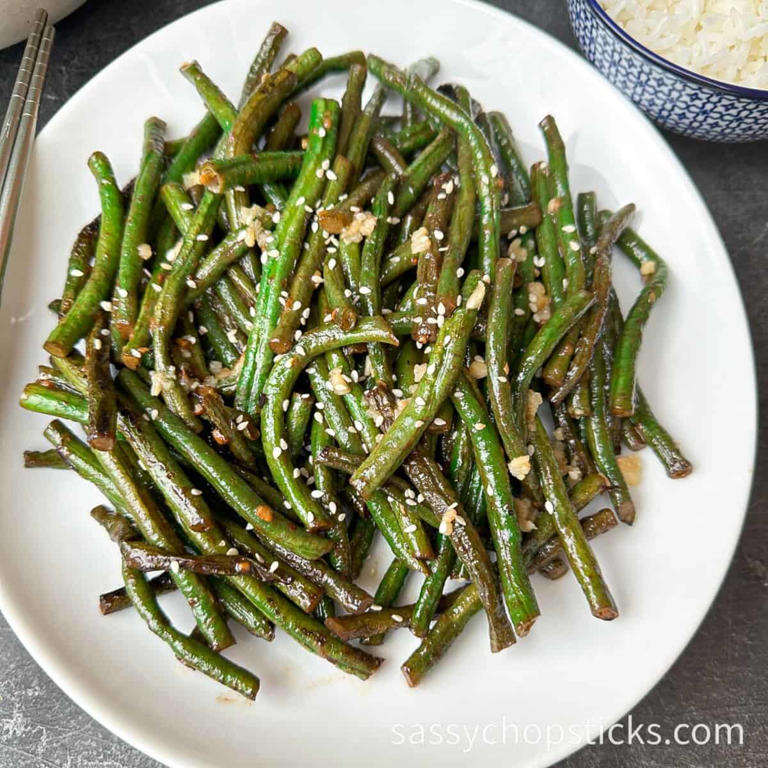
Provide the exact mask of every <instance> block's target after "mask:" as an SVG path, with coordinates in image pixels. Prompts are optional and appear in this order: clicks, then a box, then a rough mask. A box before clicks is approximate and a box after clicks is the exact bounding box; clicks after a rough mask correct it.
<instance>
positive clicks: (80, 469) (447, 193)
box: [20, 24, 692, 698]
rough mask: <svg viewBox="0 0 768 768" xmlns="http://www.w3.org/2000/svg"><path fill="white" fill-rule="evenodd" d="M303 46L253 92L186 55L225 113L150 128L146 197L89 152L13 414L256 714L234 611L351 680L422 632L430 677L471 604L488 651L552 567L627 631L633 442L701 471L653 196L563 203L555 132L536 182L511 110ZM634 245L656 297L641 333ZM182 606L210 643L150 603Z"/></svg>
mask: <svg viewBox="0 0 768 768" xmlns="http://www.w3.org/2000/svg"><path fill="white" fill-rule="evenodd" d="M286 36H287V30H285V29H284V28H283V27H281V26H280V25H279V24H273V25H272V26H271V28H270V29H269V31H268V33H267V35H266V37H265V39H264V42H263V43H262V44H261V46H260V48H259V50H258V52H257V54H256V56H255V58H254V61H253V64H252V65H251V67H250V68H249V70H248V73H247V76H246V79H245V83H244V85H243V88H242V91H241V93H240V94H239V95H233V96H236V98H229V97H228V96H227V95H226V94H224V92H223V91H222V90H221V89H220V88H219V87H218V86H217V85H216V84H215V83H214V82H212V81H211V79H210V78H209V77H208V76H207V75H206V73H205V72H204V71H203V69H202V68H201V67H200V65H199V64H198V63H197V62H194V61H192V62H190V63H187V64H184V65H183V66H182V67H181V72H182V74H183V76H184V77H185V78H186V79H187V80H188V81H189V82H190V83H191V84H192V85H193V86H194V89H195V91H196V93H197V94H198V96H199V98H200V99H201V100H202V103H203V107H204V108H205V115H204V117H203V118H202V119H201V120H200V121H199V122H198V124H197V125H196V126H195V127H194V128H193V129H192V131H191V132H190V133H189V135H188V136H186V137H183V138H181V139H174V140H170V139H168V137H166V135H165V132H166V125H165V123H164V122H163V120H161V119H160V118H157V117H150V118H149V119H148V120H147V121H146V124H145V126H144V133H143V137H142V142H141V143H142V147H143V149H142V153H141V157H140V160H139V163H138V171H137V174H136V177H135V180H134V181H133V182H131V183H130V184H129V185H127V186H126V187H125V188H123V189H121V188H120V186H119V185H118V182H117V181H116V179H115V176H114V173H113V171H112V168H111V166H110V163H109V160H108V159H107V158H106V157H105V156H104V155H103V154H102V153H99V152H97V153H94V155H93V156H92V157H91V158H90V160H89V167H90V169H91V171H92V173H93V175H94V177H95V179H96V182H97V184H98V189H99V196H100V201H101V212H100V214H99V215H98V216H96V217H95V218H94V219H93V220H92V221H91V222H90V223H89V224H87V225H86V226H85V227H83V228H82V229H81V231H80V234H79V235H78V237H77V240H76V241H75V244H74V246H73V247H72V249H71V253H70V256H69V260H68V263H67V269H66V279H65V281H64V285H63V287H62V291H61V295H60V297H58V298H57V299H56V300H55V301H54V302H52V304H51V306H54V307H55V308H56V311H57V314H58V322H57V324H56V326H55V328H54V329H53V330H52V331H51V333H50V335H49V336H48V338H47V339H46V341H45V343H44V345H43V346H44V349H45V350H46V351H47V352H48V353H49V355H50V358H49V360H48V362H47V364H46V365H41V366H40V369H39V375H38V377H37V379H36V380H35V381H33V382H30V383H29V384H28V385H27V386H26V387H25V389H24V392H23V393H22V395H21V400H20V403H21V405H22V407H24V408H26V409H28V410H30V411H35V412H38V413H43V414H47V415H49V416H51V417H52V418H53V421H52V422H51V423H50V424H49V425H48V427H47V428H46V430H45V432H44V436H45V438H46V439H47V440H48V442H49V443H50V444H51V446H52V447H50V446H49V447H48V448H47V449H46V450H34V451H25V453H24V462H25V466H26V467H29V468H41V467H42V468H51V469H63V470H67V469H69V470H74V471H75V472H76V473H77V474H79V475H81V476H82V477H84V478H85V479H86V480H89V481H90V482H92V483H94V484H95V485H96V486H97V487H98V488H99V489H100V490H101V491H102V493H103V494H104V496H105V497H106V500H107V502H108V503H109V507H105V506H99V507H97V508H96V509H94V510H93V511H92V512H91V515H92V517H93V518H94V520H96V521H97V522H98V523H99V524H100V525H101V526H102V527H103V528H104V530H105V531H106V532H107V534H108V535H109V537H110V538H111V539H112V540H113V541H114V542H115V543H116V544H117V545H118V547H119V551H120V553H121V556H122V569H121V576H122V580H123V586H119V587H117V588H116V589H111V590H108V591H106V592H105V593H104V594H103V595H101V596H100V602H99V604H100V608H101V611H102V613H104V614H105V615H107V614H110V613H112V612H114V611H118V610H121V609H124V608H129V607H131V606H133V607H134V608H135V610H136V612H137V613H138V615H139V616H140V617H141V618H142V619H143V620H144V622H145V623H146V624H147V626H148V628H149V629H150V630H151V631H152V632H153V633H155V634H156V635H157V636H158V637H159V638H160V639H162V640H163V641H164V642H165V643H166V644H167V645H168V646H169V647H170V649H171V651H172V652H173V654H174V655H175V656H176V657H177V658H178V659H179V660H181V661H182V662H183V663H184V664H186V665H187V666H189V667H191V668H194V669H197V670H199V671H200V672H202V673H203V674H205V675H207V676H209V677H211V678H212V679H214V680H216V681H218V682H220V683H222V684H224V685H227V686H229V687H230V688H232V689H234V690H235V691H238V692H239V693H241V694H242V695H244V696H247V697H249V698H253V697H254V696H255V695H256V693H257V692H258V690H259V679H258V677H256V675H255V674H253V673H252V672H250V671H248V670H245V669H243V668H242V667H240V666H238V665H236V664H234V663H233V662H232V661H230V660H228V659H227V658H225V657H224V656H223V655H222V651H223V650H224V649H225V648H227V647H228V646H230V645H231V644H232V643H234V642H235V638H234V635H233V633H232V631H231V628H230V626H229V624H230V622H236V623H239V624H241V625H242V626H243V627H244V628H245V629H246V630H247V631H248V632H249V633H250V634H252V635H254V636H256V637H259V638H262V639H263V640H266V641H271V640H272V639H273V638H274V636H275V627H280V628H281V629H283V630H284V631H285V632H286V633H287V634H288V635H290V636H291V637H292V638H293V639H294V640H296V641H297V642H298V643H299V644H300V645H303V646H304V647H305V648H306V649H307V650H309V651H311V652H313V653H315V654H317V656H318V657H320V658H321V659H324V660H326V661H329V662H330V663H332V664H334V665H335V666H337V667H338V668H339V669H340V670H342V671H343V672H346V673H348V674H351V675H355V676H356V677H359V678H361V679H367V678H368V677H369V676H370V675H371V674H373V673H374V672H375V671H376V669H377V668H378V667H379V665H380V664H381V662H382V659H380V658H379V657H377V656H375V655H373V654H372V653H371V652H370V650H371V649H372V647H373V646H378V645H381V644H382V643H383V642H384V640H385V639H386V636H387V634H388V632H389V631H390V630H392V629H399V628H408V629H410V631H411V633H412V634H413V635H414V637H415V638H417V640H418V641H419V645H418V647H417V648H416V649H415V650H414V652H413V654H412V655H411V656H410V657H409V658H408V659H407V660H406V661H405V662H404V663H403V665H402V671H403V674H404V675H405V678H406V680H407V682H408V684H409V685H411V686H414V685H416V684H418V683H419V681H420V680H421V679H422V677H423V676H424V675H425V674H426V673H427V672H428V671H429V670H430V669H431V668H432V667H433V666H434V665H435V664H436V662H437V661H438V660H439V659H440V658H441V657H443V656H444V654H445V653H446V651H447V650H448V648H449V646H450V644H451V643H452V642H453V640H454V639H455V638H456V637H457V636H458V635H459V633H460V632H461V631H462V629H463V628H464V626H465V625H466V624H467V622H468V621H469V620H470V619H471V618H472V616H474V614H476V613H484V614H485V616H486V620H487V623H488V635H489V645H490V648H491V651H492V652H494V653H495V652H499V651H502V650H503V649H505V648H508V647H509V646H511V645H513V644H514V643H515V642H516V639H521V638H523V637H525V636H526V635H527V634H528V633H529V632H530V631H531V630H532V629H533V626H534V624H535V622H536V619H537V617H538V615H539V604H538V602H537V599H536V594H535V589H534V585H535V577H536V574H541V575H543V576H545V577H547V578H549V579H554V578H559V577H561V576H563V575H564V574H565V573H568V572H571V573H573V575H574V577H575V578H576V580H577V582H578V583H579V585H580V587H581V589H582V591H583V593H584V596H585V601H586V603H587V607H588V609H589V610H590V611H591V613H592V614H593V615H594V616H595V617H596V618H598V619H602V620H611V619H614V618H616V617H617V616H618V615H619V614H618V608H617V606H616V604H615V601H614V599H613V597H612V595H611V592H610V590H609V586H608V581H609V580H610V575H611V574H603V573H602V572H601V569H600V566H599V564H598V562H597V558H596V556H595V553H594V552H593V550H592V546H591V544H590V541H591V539H593V538H594V537H595V536H597V535H599V534H602V533H604V532H606V531H608V530H610V529H612V528H614V527H616V525H617V518H618V520H621V521H623V522H625V523H632V521H633V520H634V519H635V514H636V510H635V505H634V502H633V500H632V498H631V495H630V487H631V486H632V485H633V484H634V483H635V481H636V479H637V475H638V464H639V457H638V456H637V455H636V453H635V452H636V451H639V450H642V449H643V448H644V447H645V446H650V448H651V450H652V451H653V453H655V455H656V456H657V457H658V459H659V460H660V462H661V463H662V465H663V466H664V468H665V470H666V472H667V474H668V475H669V476H670V477H672V478H680V477H684V476H686V475H687V474H689V473H690V472H691V469H692V468H691V464H690V462H689V461H688V460H687V459H686V458H685V456H684V455H683V454H682V453H681V451H680V449H679V447H678V446H677V444H676V443H675V441H674V440H673V438H672V437H671V436H670V435H669V433H668V431H667V430H666V429H665V428H664V427H663V426H662V424H661V423H660V422H659V420H658V417H657V416H656V415H654V412H653V411H652V410H651V405H650V404H649V403H648V400H647V399H646V396H645V395H644V394H643V392H642V390H641V389H640V388H639V386H638V383H637V380H636V378H637V367H638V366H637V358H638V352H639V348H640V342H641V340H642V336H643V331H644V329H645V326H646V325H647V323H648V322H649V319H650V314H651V310H652V308H653V306H654V304H655V302H656V301H658V300H659V299H660V298H661V297H662V294H663V292H664V288H665V285H666V281H667V274H668V270H667V266H666V264H665V262H664V261H663V259H662V257H661V256H659V255H658V254H657V253H656V252H655V251H653V250H652V248H651V246H649V245H648V244H647V243H646V241H645V240H643V239H642V238H641V237H640V236H639V235H638V234H636V233H635V232H634V231H632V230H631V229H630V228H629V224H630V220H631V218H632V215H633V212H634V206H633V205H632V204H629V205H626V206H624V207H623V208H622V209H621V210H619V211H618V212H617V213H615V214H611V213H610V212H608V211H598V208H597V201H596V198H595V195H594V193H591V192H583V193H581V194H576V193H574V192H572V191H571V184H570V180H569V173H568V160H567V157H566V141H564V139H563V137H562V136H561V133H560V130H559V128H558V126H557V124H556V122H555V120H554V118H553V117H551V116H546V117H545V118H544V119H543V120H542V121H541V123H540V128H541V130H542V138H543V148H544V150H545V153H546V161H544V160H541V159H540V160H539V162H536V163H535V164H534V165H533V166H532V168H531V170H530V172H529V170H528V168H527V167H526V165H525V164H524V162H523V160H522V158H521V155H520V152H519V150H518V148H517V145H516V143H515V138H514V136H513V134H512V131H511V128H510V125H509V122H508V121H507V119H506V118H505V117H504V115H503V114H501V113H500V112H489V113H485V112H483V111H482V109H481V108H480V107H479V105H477V103H476V102H474V101H473V100H472V98H471V96H470V94H469V92H468V91H467V89H466V88H465V87H464V86H462V85H458V84H446V85H443V86H441V87H440V88H439V89H433V88H432V87H430V85H429V83H428V81H429V80H430V79H432V78H434V77H435V76H436V75H437V73H438V71H439V63H438V62H437V60H435V59H433V58H428V59H423V60H420V61H417V62H415V63H413V64H411V65H410V66H409V67H407V68H406V69H399V68H397V67H395V66H394V65H392V64H389V63H388V62H386V61H385V60H383V59H381V58H379V57H376V56H369V57H367V58H366V56H365V55H364V54H363V53H362V52H360V51H350V52H348V53H344V54H341V55H338V56H333V57H330V58H324V57H323V55H322V54H321V53H320V52H319V51H318V50H317V49H315V48H310V49H309V50H307V51H304V52H303V53H300V54H299V55H289V56H287V57H285V56H284V55H279V54H280V53H281V50H280V49H281V47H282V45H283V42H284V40H285V38H286ZM278 60H282V61H283V62H284V63H283V64H282V65H276V64H275V62H277V61H278ZM333 72H346V76H347V87H346V91H345V93H344V96H343V98H342V99H341V100H340V102H336V101H334V100H333V99H329V98H324V97H315V98H314V100H313V101H312V102H311V107H310V111H309V126H308V129H307V134H306V135H304V136H301V135H297V133H296V129H297V127H298V125H299V124H300V118H301V109H300V108H299V106H298V105H297V103H296V102H295V101H293V99H294V98H295V97H296V95H297V94H298V93H299V92H302V91H305V90H306V89H308V88H309V87H310V86H316V85H317V83H319V82H321V81H322V78H323V77H324V76H325V75H327V74H328V73H333ZM369 74H370V75H372V76H373V78H374V79H375V80H377V81H378V82H377V86H376V88H375V90H374V92H373V95H372V96H371V98H370V99H369V101H368V102H367V103H363V102H362V100H361V96H362V92H363V89H364V86H365V84H366V79H367V78H368V76H369ZM392 92H394V93H395V94H397V95H398V96H399V97H402V99H403V101H404V107H403V109H402V111H401V112H399V113H398V114H397V115H393V114H389V113H388V109H387V107H388V105H387V99H388V97H389V96H390V94H391V93H392ZM235 105H238V106H235ZM139 138H140V137H137V143H138V140H139ZM614 246H617V249H616V250H617V252H621V253H623V254H624V255H625V256H627V257H628V258H629V260H630V261H631V262H632V264H633V265H635V266H636V267H637V268H638V271H639V274H640V277H641V279H642V280H643V282H644V285H643V286H642V288H641V290H640V291H639V294H638V296H637V297H636V299H635V301H634V303H633V304H632V306H631V309H630V310H629V312H628V314H627V315H626V318H625V317H624V316H623V315H622V312H621V309H620V306H619V303H618V298H617V296H616V293H615V291H614V289H613V284H612V278H611V275H612V259H613V257H614ZM80 350H82V351H80ZM550 416H551V417H552V418H551V420H552V421H553V422H554V429H547V427H546V426H545V425H546V424H547V423H549V421H550ZM60 419H61V420H66V421H69V422H72V423H73V426H74V427H79V428H80V429H81V430H82V431H83V435H84V439H81V438H80V437H78V435H77V434H76V432H75V431H73V429H70V427H68V426H66V425H65V424H64V423H63V422H62V421H60ZM625 448H626V449H627V451H628V452H626V451H625ZM603 495H605V496H606V497H607V499H608V500H609V501H610V504H611V507H612V509H611V508H609V507H606V506H605V501H606V499H604V498H603ZM593 500H598V501H599V502H600V507H601V509H600V511H599V512H594V513H593V514H590V510H585V508H586V507H587V505H588V504H589V503H590V502H591V501H593ZM379 534H380V537H381V539H382V545H383V546H385V547H388V548H389V550H391V552H390V556H389V558H388V560H387V562H389V567H388V568H387V570H386V572H385V573H384V574H383V576H382V579H381V582H380V584H379V586H378V588H377V589H375V590H371V591H370V592H369V591H368V590H366V589H363V588H362V586H360V584H358V583H357V581H356V580H357V578H358V576H359V574H360V572H361V570H362V569H363V567H364V564H365V563H366V559H367V558H368V556H369V552H370V550H371V547H372V545H373V543H374V540H375V538H376V536H377V535H379ZM150 571H152V572H158V571H159V574H157V575H155V576H153V577H151V578H149V577H147V576H146V575H145V573H147V572H150ZM411 572H414V573H415V574H416V575H415V576H414V577H413V578H414V579H419V580H420V589H419V595H418V598H417V600H416V602H415V603H413V604H410V605H406V604H403V602H402V599H401V592H402V590H403V587H404V585H405V583H406V581H407V579H408V578H409V577H410V574H411ZM449 579H458V580H460V581H463V582H464V584H463V585H461V586H459V587H458V589H457V588H456V585H450V586H448V580H449ZM176 589H178V590H180V591H181V592H182V593H183V595H184V596H185V598H186V599H187V601H188V603H189V607H190V613H191V615H192V617H193V619H194V622H195V628H194V630H193V631H192V633H191V634H185V633H184V632H182V631H181V630H179V629H178V628H176V627H175V626H173V624H172V623H171V621H170V620H169V618H168V617H167V616H166V614H165V613H164V611H163V609H162V607H161V605H160V602H159V597H160V596H161V595H162V594H163V593H165V592H169V591H173V590H176ZM353 641H360V645H355V644H353ZM361 646H365V647H361Z"/></svg>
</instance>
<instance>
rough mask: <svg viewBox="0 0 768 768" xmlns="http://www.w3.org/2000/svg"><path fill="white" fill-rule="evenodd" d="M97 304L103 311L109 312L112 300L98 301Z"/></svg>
mask: <svg viewBox="0 0 768 768" xmlns="http://www.w3.org/2000/svg"><path fill="white" fill-rule="evenodd" d="M99 306H100V307H101V308H102V309H103V310H104V311H105V312H111V311H112V302H111V301H100V302H99Z"/></svg>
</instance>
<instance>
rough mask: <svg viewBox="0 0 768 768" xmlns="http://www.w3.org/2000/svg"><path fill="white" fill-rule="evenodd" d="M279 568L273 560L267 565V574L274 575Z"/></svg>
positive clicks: (278, 564)
mask: <svg viewBox="0 0 768 768" xmlns="http://www.w3.org/2000/svg"><path fill="white" fill-rule="evenodd" d="M279 567H280V563H278V562H277V560H273V561H272V562H271V563H270V565H269V572H270V573H274V572H275V571H276V570H277V569H278V568H279Z"/></svg>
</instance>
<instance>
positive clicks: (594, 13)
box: [568, 0, 768, 142]
mask: <svg viewBox="0 0 768 768" xmlns="http://www.w3.org/2000/svg"><path fill="white" fill-rule="evenodd" d="M568 13H569V14H570V17H571V26H572V27H573V32H574V34H575V35H576V39H577V40H578V41H579V46H580V47H581V50H582V51H583V53H584V55H585V56H586V57H587V58H588V59H589V60H590V61H591V62H592V63H593V64H594V65H595V66H596V67H597V68H598V69H599V70H600V71H601V72H602V73H603V74H604V75H605V76H606V77H607V78H608V80H610V81H611V82H612V83H613V84H614V85H615V86H616V87H617V88H619V89H620V90H621V91H623V92H624V93H625V94H626V95H627V96H629V98H630V99H632V101H634V102H635V104H637V106H638V107H640V109H642V110H643V112H645V113H646V114H647V115H648V116H649V117H650V118H652V119H653V120H655V121H656V122H657V123H658V124H659V125H661V126H663V127H664V128H668V129H669V130H670V131H674V132H675V133H681V134H683V135H685V136H693V137H694V138H697V139H705V140H707V141H731V142H735V141H758V140H759V139H768V90H759V89H756V88H744V87H742V86H739V85H732V84H730V83H723V82H720V81H719V80H712V79H711V78H709V77H704V76H703V75H698V74H696V73H695V72H692V71H691V70H689V69H685V68H684V67H681V66H679V65H677V64H674V63H672V62H671V61H668V60H667V59H665V58H663V57H661V56H659V55H658V54H657V53H654V52H653V51H651V50H649V49H648V48H646V47H645V46H643V45H641V44H640V43H639V42H638V41H637V40H635V39H634V38H632V37H630V36H629V35H628V34H627V33H626V32H625V31H624V30H623V29H622V28H621V27H620V26H619V25H618V24H617V23H616V22H615V21H614V20H613V19H611V17H610V16H609V15H608V14H607V13H606V12H605V11H604V10H603V8H602V7H601V6H600V4H599V3H598V2H597V0H568Z"/></svg>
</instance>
